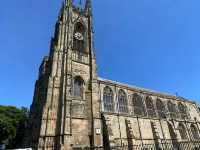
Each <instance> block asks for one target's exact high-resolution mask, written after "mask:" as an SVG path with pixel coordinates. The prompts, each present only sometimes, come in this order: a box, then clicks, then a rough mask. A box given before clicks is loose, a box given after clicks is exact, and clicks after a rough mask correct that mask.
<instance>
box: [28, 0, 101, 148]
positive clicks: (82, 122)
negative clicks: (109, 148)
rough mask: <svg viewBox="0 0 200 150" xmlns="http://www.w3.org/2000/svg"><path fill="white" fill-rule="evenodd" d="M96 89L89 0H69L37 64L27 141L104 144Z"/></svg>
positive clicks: (44, 145) (43, 144)
mask: <svg viewBox="0 0 200 150" xmlns="http://www.w3.org/2000/svg"><path fill="white" fill-rule="evenodd" d="M98 92H99V89H98V86H97V73H96V59H95V53H94V45H93V27H92V14H91V2H90V0H86V3H85V6H84V8H83V6H75V4H73V2H72V0H67V1H66V2H65V3H63V5H62V8H61V10H60V14H59V17H58V20H57V22H56V27H55V35H54V37H53V38H52V40H51V47H50V54H49V56H48V57H45V58H44V60H43V62H42V64H41V66H40V70H39V78H38V80H37V81H36V84H35V93H34V100H33V103H32V105H31V112H30V126H29V130H28V132H27V138H26V141H25V142H26V143H27V144H26V146H29V147H32V148H34V149H49V150H50V149H56V150H59V149H66V150H70V149H71V148H72V147H75V146H93V145H96V146H98V145H99V146H100V145H102V143H101V141H102V137H101V135H100V134H99V133H98V132H100V131H99V130H100V129H101V120H100V104H99V103H100V102H99V99H98ZM93 110H95V112H94V111H93ZM96 132H97V133H96ZM30 135H31V136H30Z"/></svg>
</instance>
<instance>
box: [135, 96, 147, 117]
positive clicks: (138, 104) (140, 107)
mask: <svg viewBox="0 0 200 150" xmlns="http://www.w3.org/2000/svg"><path fill="white" fill-rule="evenodd" d="M133 110H134V114H135V115H138V116H143V115H144V114H145V109H144V104H143V101H142V97H141V96H140V95H138V94H133Z"/></svg>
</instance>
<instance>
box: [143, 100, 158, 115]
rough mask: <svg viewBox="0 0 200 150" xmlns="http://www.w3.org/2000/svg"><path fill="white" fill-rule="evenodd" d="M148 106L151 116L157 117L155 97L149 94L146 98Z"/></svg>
mask: <svg viewBox="0 0 200 150" xmlns="http://www.w3.org/2000/svg"><path fill="white" fill-rule="evenodd" d="M145 103H146V107H147V113H148V116H149V117H155V116H156V112H155V108H154V104H153V99H152V98H151V97H150V96H147V97H146V99H145Z"/></svg>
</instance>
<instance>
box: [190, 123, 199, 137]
mask: <svg viewBox="0 0 200 150" xmlns="http://www.w3.org/2000/svg"><path fill="white" fill-rule="evenodd" d="M190 130H191V132H192V137H193V140H199V132H198V130H197V128H196V126H195V125H193V124H191V126H190Z"/></svg>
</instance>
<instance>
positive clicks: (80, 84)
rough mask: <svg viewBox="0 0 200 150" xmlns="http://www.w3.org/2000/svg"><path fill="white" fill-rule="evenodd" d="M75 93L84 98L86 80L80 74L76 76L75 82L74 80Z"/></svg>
mask: <svg viewBox="0 0 200 150" xmlns="http://www.w3.org/2000/svg"><path fill="white" fill-rule="evenodd" d="M73 85H74V86H73V87H74V88H73V95H74V96H76V97H81V98H83V93H84V80H83V78H82V77H80V76H76V77H74V82H73Z"/></svg>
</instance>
